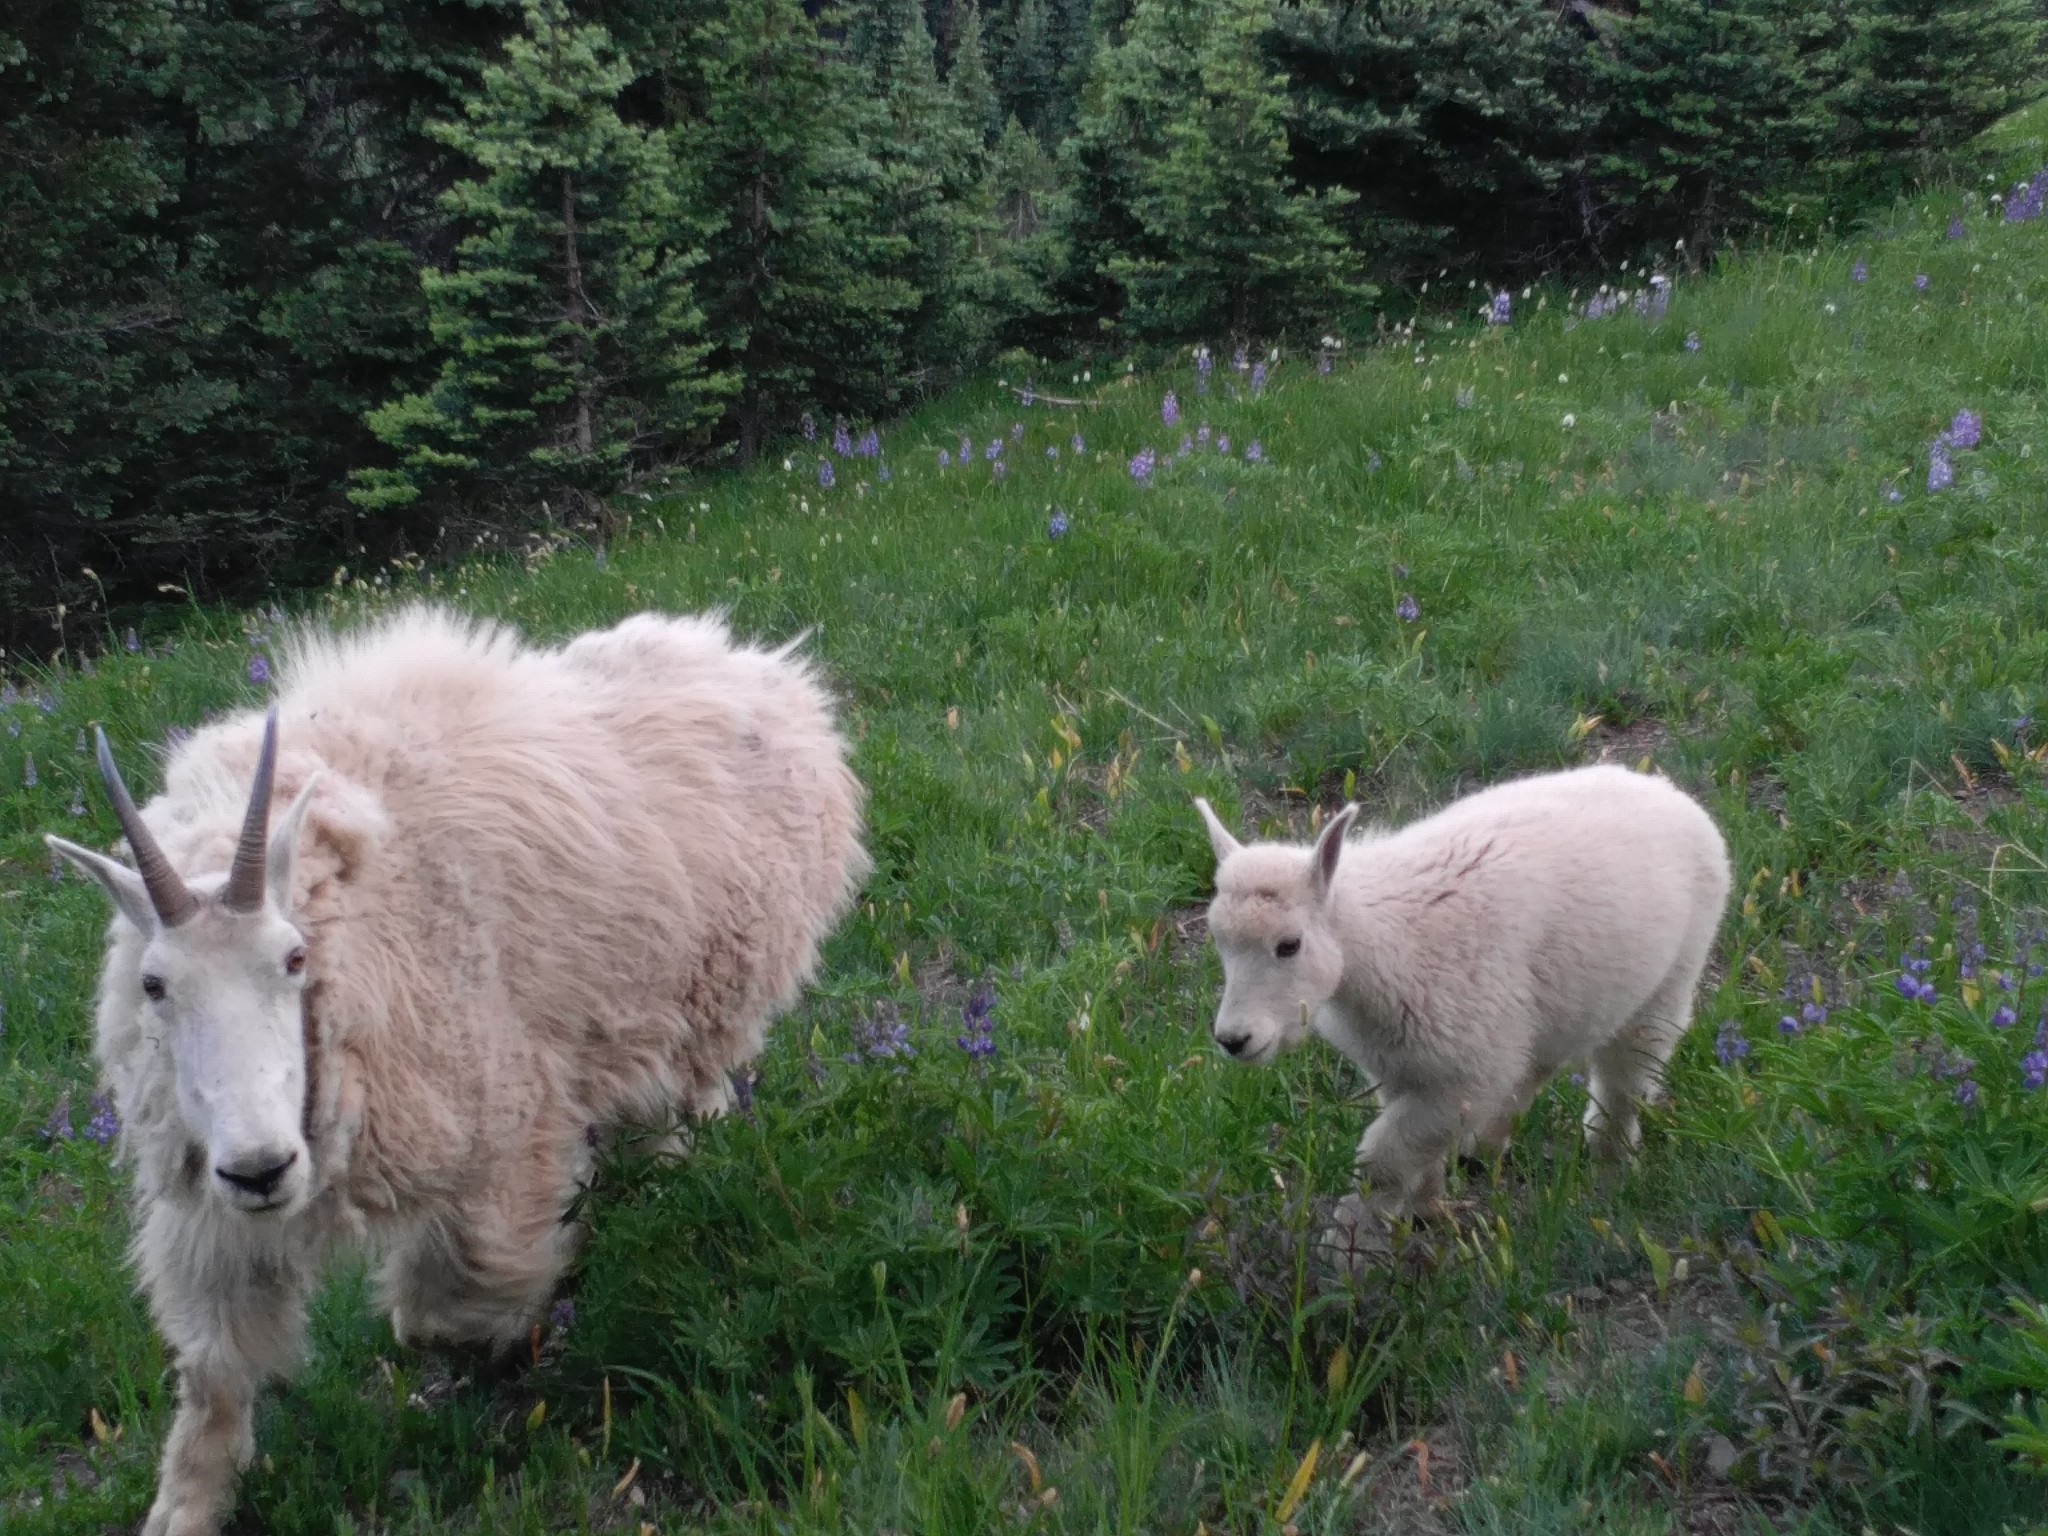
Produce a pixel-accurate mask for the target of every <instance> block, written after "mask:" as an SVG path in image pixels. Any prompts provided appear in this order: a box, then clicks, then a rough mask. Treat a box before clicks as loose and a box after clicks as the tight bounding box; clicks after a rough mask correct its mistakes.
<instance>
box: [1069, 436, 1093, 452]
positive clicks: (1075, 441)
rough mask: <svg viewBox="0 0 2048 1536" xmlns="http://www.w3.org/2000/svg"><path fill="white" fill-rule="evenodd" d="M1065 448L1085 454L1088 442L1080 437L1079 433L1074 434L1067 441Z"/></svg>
mask: <svg viewBox="0 0 2048 1536" xmlns="http://www.w3.org/2000/svg"><path fill="white" fill-rule="evenodd" d="M1067 446H1068V447H1069V448H1071V449H1073V450H1074V452H1076V453H1086V452H1087V451H1088V440H1087V439H1086V438H1084V437H1082V436H1081V434H1080V433H1078V432H1076V433H1075V434H1074V435H1073V436H1072V437H1070V438H1068V439H1067Z"/></svg>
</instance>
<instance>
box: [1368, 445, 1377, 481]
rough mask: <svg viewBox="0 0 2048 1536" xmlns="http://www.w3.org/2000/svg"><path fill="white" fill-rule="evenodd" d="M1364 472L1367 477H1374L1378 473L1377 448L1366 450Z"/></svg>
mask: <svg viewBox="0 0 2048 1536" xmlns="http://www.w3.org/2000/svg"><path fill="white" fill-rule="evenodd" d="M1365 472H1366V473H1367V474H1369V475H1376V474H1378V473H1379V472H1380V451H1379V450H1378V449H1377V448H1369V449H1367V450H1366V454H1365Z"/></svg>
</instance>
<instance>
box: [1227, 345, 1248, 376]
mask: <svg viewBox="0 0 2048 1536" xmlns="http://www.w3.org/2000/svg"><path fill="white" fill-rule="evenodd" d="M1230 366H1231V367H1233V368H1235V369H1236V370H1237V371H1238V372H1239V373H1243V372H1244V371H1245V369H1247V368H1249V367H1251V363H1250V362H1249V361H1248V360H1247V359H1246V357H1245V355H1244V348H1243V347H1239V348H1238V349H1237V351H1236V352H1234V353H1233V354H1232V355H1231V358H1230Z"/></svg>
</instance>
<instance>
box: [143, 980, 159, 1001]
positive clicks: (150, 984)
mask: <svg viewBox="0 0 2048 1536" xmlns="http://www.w3.org/2000/svg"><path fill="white" fill-rule="evenodd" d="M142 995H143V996H144V997H146V998H148V999H149V1000H150V1001H151V1002H152V1003H160V1002H162V1001H163V1000H164V979H163V977H161V976H145V977H143V978H142Z"/></svg>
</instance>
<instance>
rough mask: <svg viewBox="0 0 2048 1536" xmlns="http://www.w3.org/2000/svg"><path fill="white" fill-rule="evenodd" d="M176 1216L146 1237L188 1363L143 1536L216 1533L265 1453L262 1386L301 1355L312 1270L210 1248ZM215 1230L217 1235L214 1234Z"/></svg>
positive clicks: (146, 1258)
mask: <svg viewBox="0 0 2048 1536" xmlns="http://www.w3.org/2000/svg"><path fill="white" fill-rule="evenodd" d="M170 1225H171V1223H170V1221H168V1220H150V1221H147V1222H145V1225H144V1229H143V1233H142V1237H141V1240H140V1241H139V1242H138V1243H137V1245H136V1246H137V1250H138V1257H139V1258H140V1260H141V1268H142V1271H143V1280H144V1284H145V1285H146V1286H147V1288H148V1290H149V1293H150V1304H151V1310H152V1311H153V1312H154V1313H155V1314H156V1320H157V1326H158V1328H159V1329H160V1330H161V1331H162V1333H163V1336H164V1341H165V1342H166V1343H167V1344H169V1345H170V1347H171V1350H172V1352H173V1354H174V1355H175V1356H176V1359H177V1365H178V1407H177V1412H176V1414H175V1415H174V1416H173V1417H172V1420H171V1432H170V1435H169V1437H168V1438H167V1439H166V1440H165V1442H164V1454H163V1463H162V1465H161V1467H160V1468H159V1470H158V1473H157V1491H156V1502H155V1503H153V1504H152V1505H151V1506H150V1509H149V1518H148V1519H147V1520H145V1521H144V1522H143V1525H142V1536H214V1533H215V1532H216V1531H218V1530H219V1529H220V1526H221V1522H222V1520H223V1519H224V1518H225V1516H226V1515H227V1513H228V1511H229V1509H230V1508H231V1507H232V1505H233V1503H234V1496H235V1482H236V1479H237V1477H238V1476H239V1474H240V1473H241V1471H242V1469H243V1468H244V1467H246V1466H247V1465H248V1464H249V1462H250V1460H251V1458H252V1457H253V1456H254V1455H255V1453H256V1437H255V1407H256V1391H257V1388H259V1387H260V1386H262V1384H263V1383H264V1381H265V1380H266V1379H267V1378H269V1377H271V1376H275V1375H279V1374H281V1373H282V1372H283V1371H284V1369H285V1368H286V1367H287V1366H288V1365H289V1364H290V1363H291V1362H292V1360H293V1359H294V1358H295V1357H296V1355H297V1353H298V1350H299V1345H300V1341H301V1339H302V1338H303V1336H304V1333H305V1322H306V1297H307V1295H308V1293H309V1292H310V1290H311V1276H310V1275H309V1274H307V1273H305V1272H303V1271H302V1270H300V1269H299V1268H298V1267H297V1266H295V1265H293V1264H290V1263H287V1262H280V1261H279V1260H278V1259H277V1258H275V1257H274V1256H271V1255H266V1256H263V1257H261V1258H258V1257H256V1256H252V1255H248V1254H236V1253H231V1252H223V1251H221V1250H219V1249H215V1250H213V1251H212V1252H211V1253H210V1254H209V1256H208V1258H207V1259H206V1260H205V1261H204V1262H202V1263H199V1264H197V1265H194V1266H193V1267H191V1268H186V1267H183V1266H181V1264H180V1262H179V1261H180V1260H181V1259H189V1258H191V1257H192V1256H194V1255H195V1253H197V1252H201V1251H205V1245H204V1244H202V1243H195V1242H194V1241H193V1236H192V1234H190V1233H187V1232H176V1231H172V1230H169V1228H170ZM210 1235H211V1234H209V1236H210Z"/></svg>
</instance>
